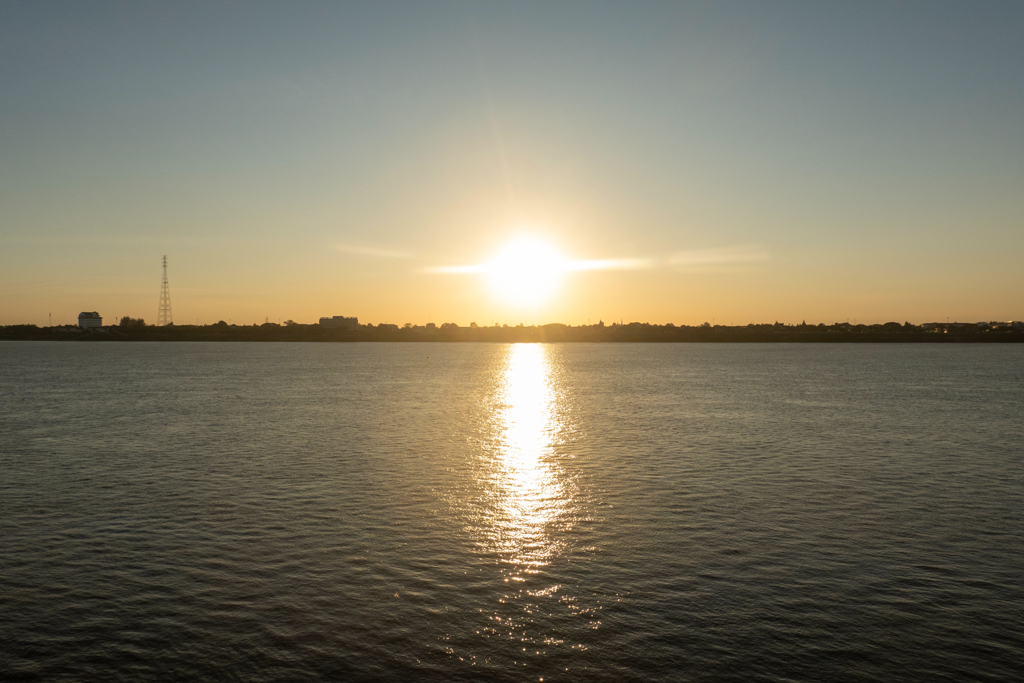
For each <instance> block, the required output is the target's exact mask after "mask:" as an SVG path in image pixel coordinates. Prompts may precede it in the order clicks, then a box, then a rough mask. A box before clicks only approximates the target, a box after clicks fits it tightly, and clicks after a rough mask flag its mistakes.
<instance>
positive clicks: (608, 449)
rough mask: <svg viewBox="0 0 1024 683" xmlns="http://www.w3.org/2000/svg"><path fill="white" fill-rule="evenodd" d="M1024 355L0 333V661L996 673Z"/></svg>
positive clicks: (1022, 505) (308, 675) (610, 677)
mask: <svg viewBox="0 0 1024 683" xmlns="http://www.w3.org/2000/svg"><path fill="white" fill-rule="evenodd" d="M1022 475H1024V347H1020V346H1012V347H1010V346H989V345H985V346H969V347H968V346H963V347H956V348H954V347H947V346H936V345H914V346H882V345H873V346H862V345H856V346H846V345H834V346H833V345H813V346H800V345H765V346H759V345H742V346H741V345H708V346H704V345H584V344H580V345H550V346H540V345H515V346H502V345H446V344H419V345H400V344H394V345H392V344H376V345H356V344H308V345H307V344H252V345H246V344H198V343H197V344H148V345H147V344H128V343H123V344H57V343H6V344H0V543H2V547H0V678H2V679H3V680H5V681H11V680H34V679H39V680H56V681H60V680H104V681H132V680H180V681H193V680H208V681H227V680H242V681H302V680H339V681H342V680H383V681H412V680H442V679H446V680H484V679H486V680H508V681H520V680H522V681H537V680H539V679H543V680H544V681H562V680H595V681H605V680H607V681H622V680H651V681H658V680H664V681H688V680H708V681H722V680H736V681H758V680H764V681H783V680H821V681H825V680H842V681H857V680H863V681H869V680H883V679H885V680H904V681H906V680H921V681H936V680H1010V679H1011V678H1014V677H1016V676H1018V675H1020V670H1021V667H1022V666H1024V588H1022V581H1024V578H1022V577H1024V476H1022Z"/></svg>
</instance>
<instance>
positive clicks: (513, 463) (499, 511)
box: [491, 344, 572, 580]
mask: <svg viewBox="0 0 1024 683" xmlns="http://www.w3.org/2000/svg"><path fill="white" fill-rule="evenodd" d="M551 375H552V372H551V364H550V360H549V358H548V353H547V349H546V347H544V346H543V345H540V344H515V345H513V346H511V347H510V349H509V355H508V359H507V364H506V367H505V371H504V376H503V378H502V379H503V381H502V385H501V389H500V391H499V397H498V398H499V405H498V408H497V410H496V412H495V420H496V426H497V427H498V430H499V439H498V444H497V445H498V448H497V453H496V458H495V461H494V463H493V465H494V467H493V470H492V483H493V488H492V494H493V496H494V499H493V506H494V507H493V510H494V518H493V520H492V529H491V531H492V534H491V538H492V540H493V542H494V543H495V544H496V546H497V547H496V550H498V552H499V553H500V554H501V555H502V556H503V558H504V559H505V561H506V562H507V563H509V564H511V565H513V566H515V567H516V568H517V570H518V571H521V572H524V573H535V572H537V571H538V570H539V568H540V567H543V566H544V565H546V564H548V563H549V562H550V560H551V558H552V557H553V556H554V555H556V554H558V553H559V552H560V551H561V549H562V545H563V541H561V540H559V539H560V536H561V534H558V533H555V532H556V530H557V529H558V528H561V527H562V526H564V525H565V524H566V523H568V521H569V520H568V515H569V514H570V513H571V507H572V491H571V485H570V482H567V481H566V478H565V475H564V473H563V472H562V471H561V469H560V468H559V467H558V466H557V464H556V463H555V461H554V447H555V445H556V443H557V440H558V438H559V432H560V430H561V420H560V419H559V417H560V400H559V396H558V393H557V392H556V391H555V389H554V386H553V381H552V376H551ZM517 573H518V572H517ZM510 578H512V579H513V580H522V578H523V577H522V576H517V575H514V576H511V577H510Z"/></svg>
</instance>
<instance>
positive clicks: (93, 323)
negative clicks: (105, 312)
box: [78, 311, 103, 330]
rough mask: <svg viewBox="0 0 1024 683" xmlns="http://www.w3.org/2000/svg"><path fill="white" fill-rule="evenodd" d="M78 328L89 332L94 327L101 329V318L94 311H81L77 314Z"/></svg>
mask: <svg viewBox="0 0 1024 683" xmlns="http://www.w3.org/2000/svg"><path fill="white" fill-rule="evenodd" d="M78 326H79V327H81V328H82V329H83V330H89V329H92V328H95V327H103V318H101V317H100V314H99V313H97V312H96V311H92V312H89V311H82V312H81V313H79V314H78Z"/></svg>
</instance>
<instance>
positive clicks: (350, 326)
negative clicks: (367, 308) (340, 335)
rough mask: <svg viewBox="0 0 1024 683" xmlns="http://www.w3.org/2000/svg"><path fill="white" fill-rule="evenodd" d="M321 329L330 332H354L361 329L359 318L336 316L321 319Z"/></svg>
mask: <svg viewBox="0 0 1024 683" xmlns="http://www.w3.org/2000/svg"><path fill="white" fill-rule="evenodd" d="M320 327H324V328H327V329H329V330H349V331H353V330H355V329H356V328H357V327H359V318H355V317H352V318H346V317H345V316H343V315H336V316H334V317H332V318H320Z"/></svg>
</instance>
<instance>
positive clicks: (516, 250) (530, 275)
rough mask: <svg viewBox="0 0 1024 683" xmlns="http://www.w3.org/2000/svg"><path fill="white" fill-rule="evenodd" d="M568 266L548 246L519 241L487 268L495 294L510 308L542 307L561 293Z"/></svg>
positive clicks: (544, 243)
mask: <svg viewBox="0 0 1024 683" xmlns="http://www.w3.org/2000/svg"><path fill="white" fill-rule="evenodd" d="M568 269H569V264H568V262H567V261H566V260H565V259H564V258H562V256H561V255H560V254H559V253H558V252H557V251H555V250H554V248H552V247H551V245H549V244H547V243H546V242H543V241H541V240H538V239H534V238H522V239H519V240H517V241H515V242H513V243H511V244H509V245H508V246H506V247H505V248H504V249H502V250H501V251H500V252H499V253H498V255H497V256H495V257H494V258H493V259H492V260H491V261H489V262H488V263H487V264H486V267H485V272H486V273H487V276H488V279H489V280H490V283H491V288H492V289H493V290H494V293H495V294H496V295H497V296H498V297H499V298H501V299H502V300H504V301H506V302H507V303H510V304H515V305H518V306H539V305H540V304H543V303H544V302H546V301H547V300H548V299H550V298H551V296H552V295H553V294H554V293H555V291H556V290H557V289H558V286H559V284H560V283H561V280H562V277H563V275H564V274H565V272H566V271H567V270H568Z"/></svg>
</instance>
